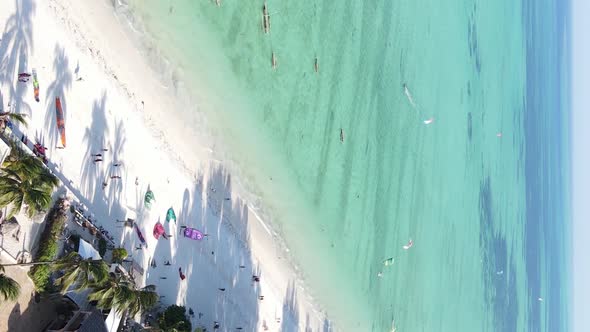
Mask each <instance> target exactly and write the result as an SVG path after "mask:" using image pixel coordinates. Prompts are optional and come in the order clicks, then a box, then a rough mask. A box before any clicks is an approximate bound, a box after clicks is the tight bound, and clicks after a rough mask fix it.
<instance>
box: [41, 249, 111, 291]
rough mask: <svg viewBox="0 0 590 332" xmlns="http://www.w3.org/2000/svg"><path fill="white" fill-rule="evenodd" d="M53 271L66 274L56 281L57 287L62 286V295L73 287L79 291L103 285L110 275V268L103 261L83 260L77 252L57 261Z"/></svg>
mask: <svg viewBox="0 0 590 332" xmlns="http://www.w3.org/2000/svg"><path fill="white" fill-rule="evenodd" d="M52 269H53V270H54V271H63V272H64V275H63V276H62V277H60V278H57V279H56V280H55V283H56V284H57V285H61V287H62V289H61V291H62V293H65V292H66V291H68V289H69V288H70V287H71V286H72V285H73V286H74V288H73V290H76V291H77V290H81V289H86V288H89V287H92V286H94V285H99V284H102V283H104V282H105V280H106V279H107V277H108V275H109V268H108V266H107V264H106V263H105V262H104V261H103V260H102V259H96V260H95V259H83V258H82V257H81V256H80V255H79V254H78V253H77V252H71V253H69V254H67V255H66V256H64V257H62V258H60V259H59V260H57V261H56V262H55V264H53V266H52Z"/></svg>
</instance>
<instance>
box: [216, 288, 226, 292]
mask: <svg viewBox="0 0 590 332" xmlns="http://www.w3.org/2000/svg"><path fill="white" fill-rule="evenodd" d="M217 289H219V290H220V291H222V292H225V288H217Z"/></svg>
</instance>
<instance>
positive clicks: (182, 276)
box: [178, 267, 186, 280]
mask: <svg viewBox="0 0 590 332" xmlns="http://www.w3.org/2000/svg"><path fill="white" fill-rule="evenodd" d="M178 276H179V277H180V280H184V279H185V278H186V276H185V275H184V273H182V268H181V267H179V268H178Z"/></svg>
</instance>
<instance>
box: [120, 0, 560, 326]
mask: <svg viewBox="0 0 590 332" xmlns="http://www.w3.org/2000/svg"><path fill="white" fill-rule="evenodd" d="M126 2H127V3H128V8H129V9H130V12H131V13H132V16H133V19H134V20H135V21H136V22H141V25H142V28H143V29H145V33H146V37H147V38H148V39H149V40H150V45H151V46H152V47H155V48H157V52H154V51H153V50H152V52H151V54H154V53H157V54H158V55H159V56H162V57H164V58H166V59H167V61H169V63H170V65H171V68H172V69H173V70H174V72H175V74H174V75H173V76H174V77H175V79H177V80H179V81H182V82H184V83H183V84H184V87H185V88H186V90H187V91H188V92H189V93H191V94H192V95H193V96H194V97H195V98H196V99H197V100H199V103H198V105H199V108H198V109H196V108H195V109H187V110H171V111H170V112H171V114H173V115H176V116H180V117H186V118H187V119H190V118H191V116H195V114H196V113H197V112H199V114H202V115H204V117H205V118H206V119H207V122H208V124H209V127H210V130H211V133H212V135H213V136H214V137H215V138H216V139H218V140H221V141H223V145H224V146H225V147H226V155H225V157H224V158H226V159H227V160H228V162H230V164H231V165H233V168H234V169H233V171H234V172H235V174H237V175H238V177H239V179H240V180H239V181H240V183H241V184H242V185H243V187H244V188H246V189H247V190H248V191H249V192H250V193H251V194H252V197H256V199H254V200H253V201H254V202H255V203H254V204H255V205H256V206H257V207H258V208H260V209H261V211H262V212H263V215H264V216H265V219H266V221H267V222H269V223H270V224H271V225H272V227H273V229H275V230H277V231H278V232H279V233H280V234H281V237H282V238H283V240H284V241H285V243H286V246H287V247H289V249H290V255H291V258H292V259H293V262H294V263H295V264H296V265H297V266H298V267H299V271H300V272H301V273H300V275H298V276H296V277H298V278H301V279H303V280H304V281H305V283H306V285H307V286H308V287H307V288H308V290H309V291H310V293H311V295H312V296H313V297H314V299H315V300H316V301H317V303H318V304H319V305H320V306H321V307H322V308H323V309H324V310H326V312H327V313H328V317H329V319H330V320H331V323H330V324H328V325H330V326H332V327H334V328H335V329H336V330H343V331H389V330H390V329H391V323H392V320H395V326H396V327H397V330H398V331H567V330H568V326H569V306H570V304H569V303H570V302H569V294H570V293H571V290H570V276H569V272H568V271H569V270H570V266H571V264H570V261H569V258H568V257H570V255H569V252H570V245H569V238H570V233H571V226H570V219H571V218H570V212H569V181H570V178H569V141H568V140H569V139H568V137H569V136H568V127H569V87H568V84H569V83H568V82H569V70H570V67H569V60H568V59H569V39H568V38H569V25H568V24H569V23H568V15H569V3H568V2H566V1H559V0H539V1H533V0H522V1H509V0H497V1H472V0H449V1H431V0H417V1H391V0H376V1H352V0H348V1H322V0H317V1H311V0H310V1H278V0H269V1H267V6H268V11H269V14H270V17H271V29H270V33H268V34H265V33H264V32H263V29H262V7H263V2H262V1H238V0H222V1H221V6H220V7H217V6H216V5H215V2H214V1H206V0H202V1H192V0H168V1H161V0H141V1H140V0H127V1H126ZM273 53H274V56H275V58H276V62H277V67H276V68H275V69H273V68H272V57H273ZM316 58H317V63H318V65H319V71H318V72H317V73H316V72H315V70H314V63H315V61H316ZM406 88H407V89H406ZM430 118H434V122H433V123H432V124H430V125H426V124H424V122H423V121H424V120H426V119H430ZM341 130H342V132H343V135H344V137H343V138H344V140H343V141H341V136H340V133H341ZM498 133H501V134H502V136H501V137H498V136H497V134H498ZM410 238H412V239H413V240H414V243H415V245H414V246H413V247H412V248H411V249H410V250H407V251H406V250H403V249H402V246H403V245H404V244H406V243H407V242H408V240H409V239H410ZM390 257H392V258H394V259H395V263H394V264H393V265H392V266H384V265H383V263H382V262H383V260H384V259H387V258H390ZM379 272H382V276H381V277H378V273H379ZM294 277H295V276H294ZM538 298H542V299H543V301H539V300H538ZM300 319H302V320H303V319H305V318H303V317H301V318H300ZM311 328H312V330H314V331H315V330H317V329H316V327H311ZM326 329H330V328H329V327H328V328H326Z"/></svg>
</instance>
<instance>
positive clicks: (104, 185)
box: [102, 181, 109, 190]
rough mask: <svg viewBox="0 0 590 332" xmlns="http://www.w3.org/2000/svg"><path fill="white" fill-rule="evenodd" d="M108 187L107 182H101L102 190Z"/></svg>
mask: <svg viewBox="0 0 590 332" xmlns="http://www.w3.org/2000/svg"><path fill="white" fill-rule="evenodd" d="M108 185H109V183H108V182H106V181H103V182H102V190H104V189H105V188H106V187H107V186H108Z"/></svg>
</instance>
